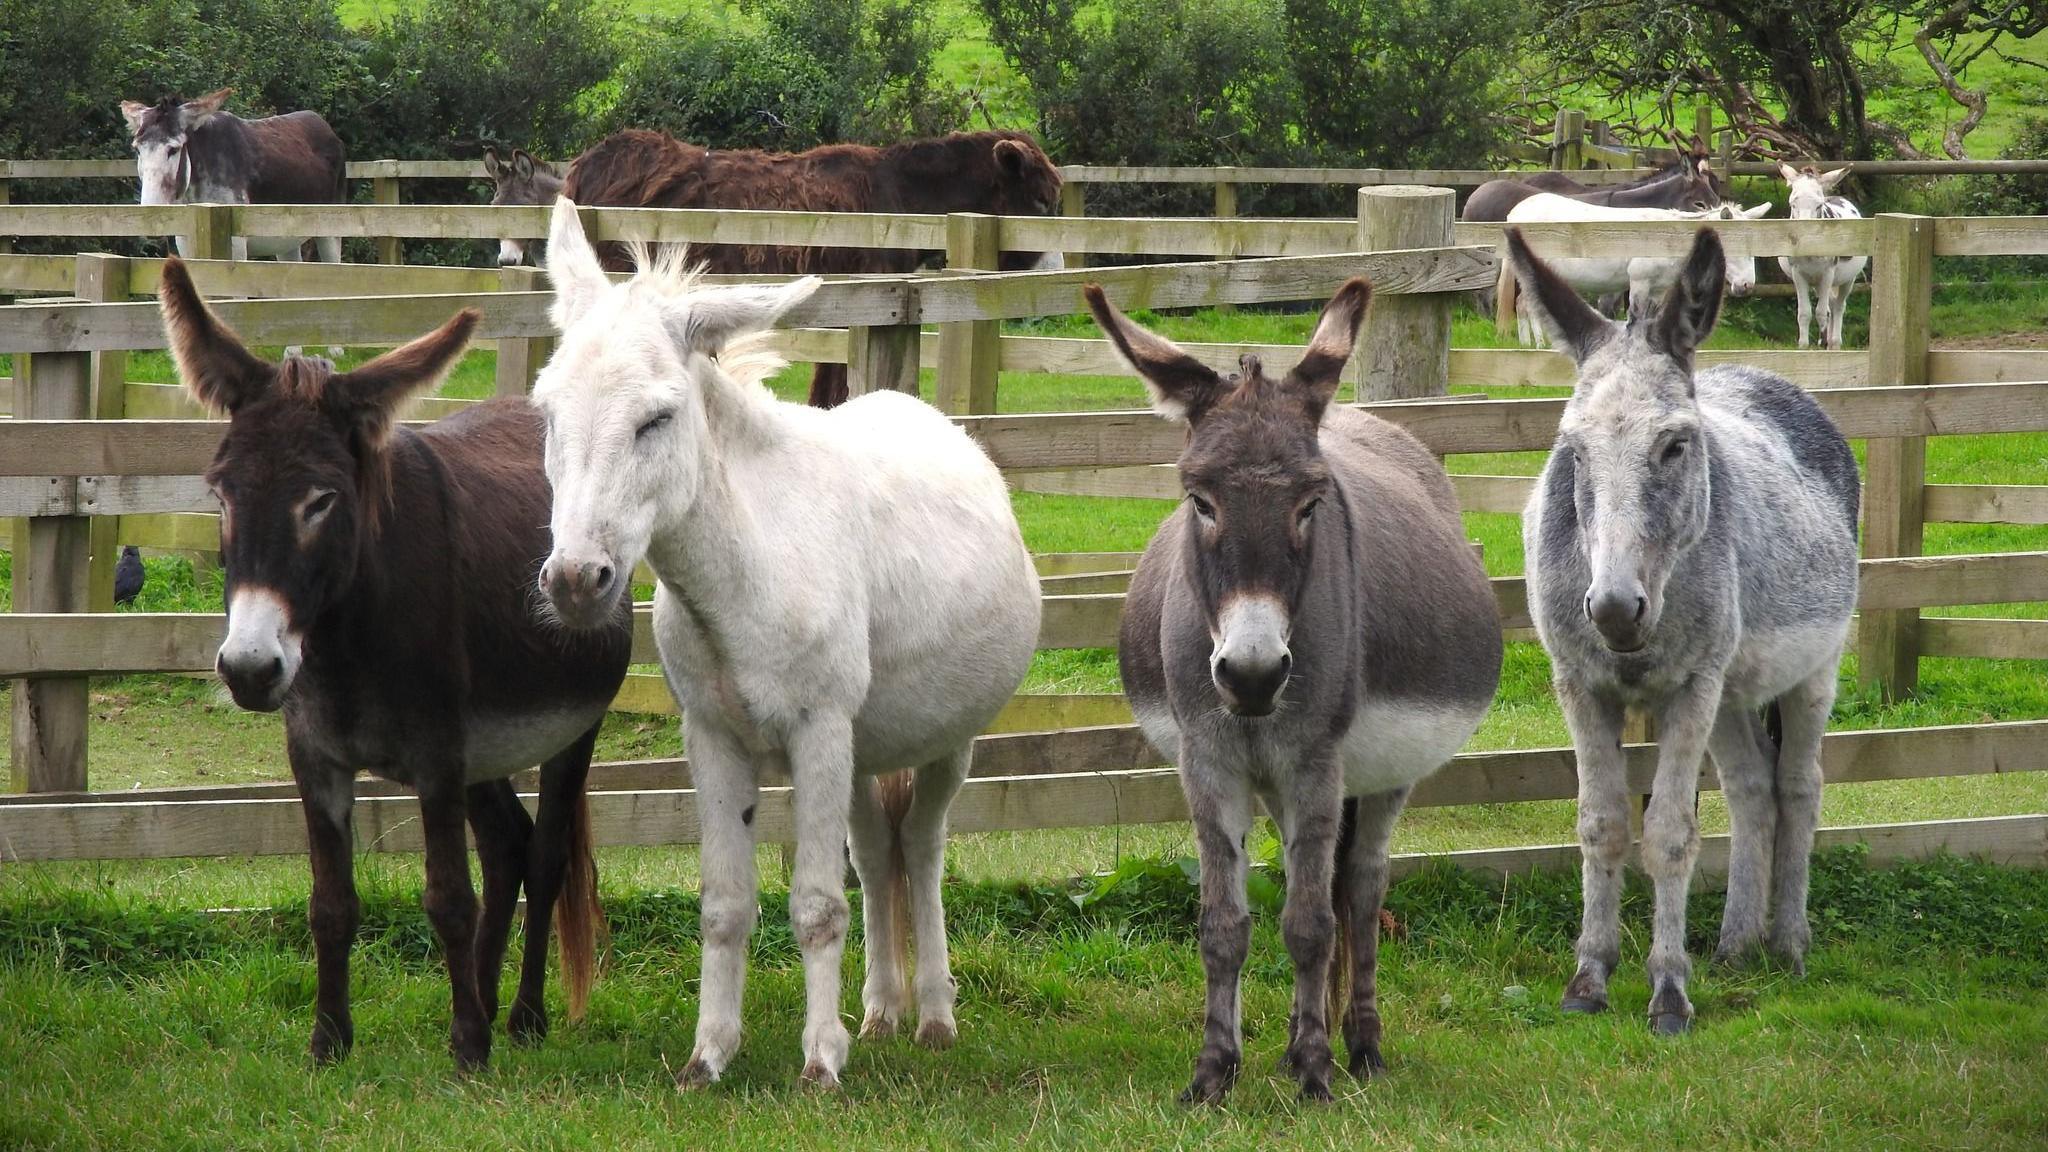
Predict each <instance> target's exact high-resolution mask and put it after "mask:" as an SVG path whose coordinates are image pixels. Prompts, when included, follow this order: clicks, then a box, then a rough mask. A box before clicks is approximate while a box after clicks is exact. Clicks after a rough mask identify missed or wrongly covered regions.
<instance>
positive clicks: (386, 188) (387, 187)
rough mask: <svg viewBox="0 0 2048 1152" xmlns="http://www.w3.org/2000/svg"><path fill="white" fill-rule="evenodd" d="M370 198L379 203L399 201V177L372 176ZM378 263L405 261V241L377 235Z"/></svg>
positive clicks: (400, 262) (401, 262)
mask: <svg viewBox="0 0 2048 1152" xmlns="http://www.w3.org/2000/svg"><path fill="white" fill-rule="evenodd" d="M370 198H371V199H372V200H375V201H376V202H377V203H379V204H396V203H398V177H396V176H375V177H372V178H371V179H370ZM377 263H379V264H403V263H405V247H404V242H403V241H402V240H400V239H399V238H398V237H396V236H379V237H377Z"/></svg>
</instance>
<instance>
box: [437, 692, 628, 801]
mask: <svg viewBox="0 0 2048 1152" xmlns="http://www.w3.org/2000/svg"><path fill="white" fill-rule="evenodd" d="M604 711H605V710H604V709H603V708H596V709H579V708H558V709H555V710H554V711H550V712H517V713H503V714H486V715H479V716H472V717H471V718H470V722H469V724H468V725H466V726H465V727H464V728H463V736H462V754H463V772H464V775H465V777H466V778H467V779H468V780H469V782H470V783H472V784H475V783H477V782H479V781H483V780H500V779H503V778H504V777H506V776H509V775H511V774H512V773H514V772H517V771H520V770H522V769H525V768H530V767H532V766H533V765H535V764H537V763H539V762H541V761H543V760H546V759H547V758H548V757H550V756H553V755H554V754H555V753H557V752H560V751H561V750H562V749H564V748H566V747H568V746H569V745H570V744H572V743H574V742H575V740H576V738H577V737H578V736H581V735H582V734H583V733H585V732H587V731H589V730H590V727H591V725H593V724H596V723H597V722H598V721H600V720H602V719H604Z"/></svg>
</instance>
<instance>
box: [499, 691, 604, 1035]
mask: <svg viewBox="0 0 2048 1152" xmlns="http://www.w3.org/2000/svg"><path fill="white" fill-rule="evenodd" d="M596 744H597V729H596V728H595V727H593V728H591V729H590V731H588V732H585V733H584V734H583V735H581V736H579V737H577V739H576V742H575V743H573V744H571V745H569V746H568V747H567V748H564V749H563V750H562V751H560V752H557V753H555V754H554V755H553V756H551V757H549V758H548V761H547V763H545V764H542V765H541V769H540V809H539V811H540V815H539V818H538V819H537V820H536V821H535V822H534V828H533V835H532V837H531V838H530V840H529V841H528V847H527V857H526V861H525V872H526V946H525V952H524V954H523V959H522V960H521V961H520V965H519V992H518V994H517V995H515V996H514V997H513V998H512V1010H511V1012H509V1013H508V1014H507V1015H506V1018H505V1029H506V1031H508V1032H510V1033H511V1034H512V1038H513V1039H514V1040H519V1041H522V1042H532V1041H538V1040H540V1039H541V1038H543V1037H545V1036H546V1035H547V1034H548V1010H547V998H546V992H547V981H548V939H549V937H550V935H552V934H553V933H552V932H551V931H550V930H551V928H552V927H553V925H554V922H555V920H556V915H555V913H556V909H557V908H558V907H566V908H568V909H570V910H572V911H573V910H576V909H578V908H581V907H582V906H583V905H586V904H588V903H590V901H591V899H592V894H591V893H589V892H581V891H568V892H567V893H566V896H565V891H564V888H565V885H566V884H568V883H572V882H578V881H571V880H570V879H569V878H570V876H571V874H572V873H574V872H575V871H576V869H575V865H576V864H577V863H578V862H579V861H580V860H581V859H583V858H586V857H587V856H588V853H589V846H588V844H587V843H585V842H584V838H583V835H582V833H581V831H580V830H579V821H583V820H585V819H586V818H585V817H584V816H583V815H582V814H581V808H582V805H583V802H584V800H583V788H584V785H585V783H587V781H588V779H589V775H590V755H591V750H592V749H593V748H594V747H595V746H596ZM521 811H522V813H523V812H524V809H523V808H522V809H521ZM595 882H596V877H595V876H585V877H583V878H582V879H581V880H580V883H583V884H585V885H594V884H595ZM596 914H597V912H596V909H595V908H594V907H591V908H587V909H584V910H583V911H581V913H580V915H581V917H583V918H585V919H587V918H590V917H594V916H596ZM577 919H578V917H577V916H572V915H571V914H570V912H569V911H565V912H564V913H563V915H562V916H561V921H562V929H561V933H560V935H561V939H562V968H563V970H564V975H565V976H568V977H569V986H570V996H569V1001H570V1004H569V1008H570V1015H571V1017H572V1018H574V1016H575V1015H576V1014H578V1013H579V1012H580V1011H581V1009H582V1004H581V1003H580V1002H579V1001H580V998H581V992H580V991H579V986H580V984H581V982H583V981H587V980H588V973H584V974H583V975H581V976H580V977H579V976H578V975H577V974H576V973H574V972H572V971H571V969H572V968H573V967H574V961H575V957H576V954H577V952H578V949H582V950H583V951H585V952H588V951H589V950H590V949H591V948H592V944H591V940H590V938H591V937H593V936H594V935H595V932H596V926H595V924H585V923H580V922H579V923H575V924H572V923H571V921H572V920H577ZM572 937H581V939H572ZM590 962H591V960H590V959H588V958H586V959H585V960H584V963H586V964H588V963H590Z"/></svg>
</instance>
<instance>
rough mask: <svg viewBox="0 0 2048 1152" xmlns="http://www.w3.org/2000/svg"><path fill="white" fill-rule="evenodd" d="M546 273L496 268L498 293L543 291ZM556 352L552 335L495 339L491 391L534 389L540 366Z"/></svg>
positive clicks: (520, 393) (521, 392)
mask: <svg viewBox="0 0 2048 1152" xmlns="http://www.w3.org/2000/svg"><path fill="white" fill-rule="evenodd" d="M547 286H548V285H547V273H545V272H542V271H541V270H540V269H538V268H500V269H498V290H499V291H501V292H542V291H546V289H547ZM554 354H555V338H554V337H553V336H506V337H502V338H500V339H499V340H498V370H497V374H496V376H495V377H493V388H492V390H493V391H494V392H496V393H497V394H498V395H500V396H524V395H526V394H527V393H528V392H531V391H533V381H534V378H535V377H537V376H539V375H540V369H541V365H543V364H546V363H547V362H548V357H550V356H553V355H554Z"/></svg>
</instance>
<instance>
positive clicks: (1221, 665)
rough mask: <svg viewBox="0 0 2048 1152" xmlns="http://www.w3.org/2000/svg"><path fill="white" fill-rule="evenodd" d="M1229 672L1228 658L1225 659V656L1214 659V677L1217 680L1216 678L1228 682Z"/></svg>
mask: <svg viewBox="0 0 2048 1152" xmlns="http://www.w3.org/2000/svg"><path fill="white" fill-rule="evenodd" d="M1230 671H1231V669H1230V658H1229V657H1227V656H1218V657H1217V658H1216V676H1217V678H1218V679H1220V680H1228V679H1230Z"/></svg>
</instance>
